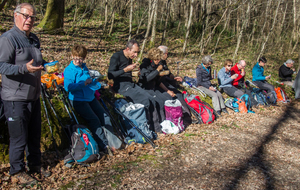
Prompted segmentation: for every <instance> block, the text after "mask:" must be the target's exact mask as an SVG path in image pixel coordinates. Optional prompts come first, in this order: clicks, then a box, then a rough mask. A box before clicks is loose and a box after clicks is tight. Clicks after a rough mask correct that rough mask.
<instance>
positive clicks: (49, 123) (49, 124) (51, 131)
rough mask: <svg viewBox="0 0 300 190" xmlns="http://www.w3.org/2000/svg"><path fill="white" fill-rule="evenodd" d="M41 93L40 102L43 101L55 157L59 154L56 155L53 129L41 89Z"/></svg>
mask: <svg viewBox="0 0 300 190" xmlns="http://www.w3.org/2000/svg"><path fill="white" fill-rule="evenodd" d="M41 93H42V102H43V106H44V108H45V114H46V118H47V121H48V126H49V129H50V133H51V138H52V142H53V144H54V148H55V152H56V158H58V157H59V155H58V150H57V144H56V141H55V138H54V136H53V130H52V127H51V122H50V119H49V115H48V110H47V107H46V102H45V94H44V91H43V90H41Z"/></svg>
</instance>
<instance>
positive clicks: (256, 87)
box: [246, 80, 258, 88]
mask: <svg viewBox="0 0 300 190" xmlns="http://www.w3.org/2000/svg"><path fill="white" fill-rule="evenodd" d="M246 82H248V83H249V84H251V85H252V86H254V87H256V88H258V86H257V85H255V84H254V83H253V82H251V81H249V80H246Z"/></svg>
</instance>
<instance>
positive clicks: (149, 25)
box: [138, 0, 158, 61]
mask: <svg viewBox="0 0 300 190" xmlns="http://www.w3.org/2000/svg"><path fill="white" fill-rule="evenodd" d="M157 1H158V0H154V2H153V4H152V9H150V12H151V15H150V19H149V20H148V26H147V32H146V34H145V39H144V41H143V44H142V48H141V50H140V55H139V57H138V61H140V59H141V58H142V55H143V52H144V48H145V45H146V42H147V38H148V35H149V31H150V27H151V23H152V19H153V15H154V12H155V10H154V8H155V6H156V3H157Z"/></svg>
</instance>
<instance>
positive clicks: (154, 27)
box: [150, 3, 157, 48]
mask: <svg viewBox="0 0 300 190" xmlns="http://www.w3.org/2000/svg"><path fill="white" fill-rule="evenodd" d="M156 21H157V3H156V5H155V7H154V17H153V24H152V32H151V40H150V48H152V47H154V46H155V34H156Z"/></svg>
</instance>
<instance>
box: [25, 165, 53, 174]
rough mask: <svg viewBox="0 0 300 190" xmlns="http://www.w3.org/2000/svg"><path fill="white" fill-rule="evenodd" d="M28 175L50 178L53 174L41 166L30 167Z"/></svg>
mask: <svg viewBox="0 0 300 190" xmlns="http://www.w3.org/2000/svg"><path fill="white" fill-rule="evenodd" d="M28 174H42V175H43V176H44V177H49V176H50V175H51V172H50V171H48V170H45V169H44V168H43V167H40V166H31V167H29V172H28Z"/></svg>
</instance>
